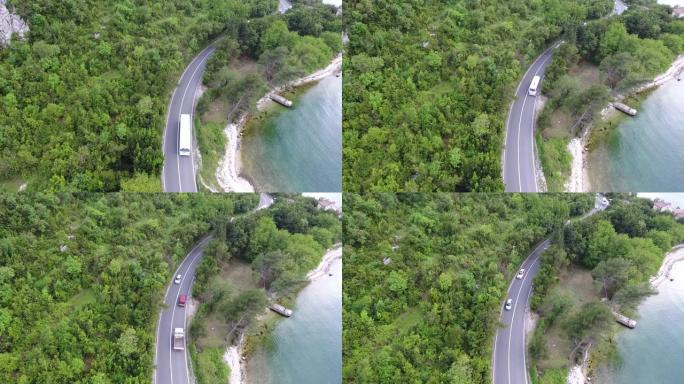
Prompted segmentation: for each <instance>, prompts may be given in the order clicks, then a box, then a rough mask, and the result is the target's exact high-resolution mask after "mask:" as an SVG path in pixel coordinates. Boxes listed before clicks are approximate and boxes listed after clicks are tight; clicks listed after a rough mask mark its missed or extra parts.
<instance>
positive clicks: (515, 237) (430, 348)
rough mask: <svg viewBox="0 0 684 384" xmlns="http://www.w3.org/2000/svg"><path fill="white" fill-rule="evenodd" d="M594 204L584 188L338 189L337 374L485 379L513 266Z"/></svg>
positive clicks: (348, 377)
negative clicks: (560, 191) (559, 191)
mask: <svg viewBox="0 0 684 384" xmlns="http://www.w3.org/2000/svg"><path fill="white" fill-rule="evenodd" d="M593 202H594V199H593V196H591V195H582V194H578V195H573V194H564V195H553V194H547V195H537V194H488V195H485V194H481V195H480V194H371V195H354V194H345V196H344V207H345V215H344V240H345V244H344V247H345V248H344V254H345V255H344V257H345V262H344V264H343V272H344V291H343V313H342V318H343V359H344V368H343V376H344V381H345V382H349V383H393V382H411V383H414V382H416V383H417V382H422V383H447V382H449V383H489V382H490V381H491V374H490V362H491V345H492V343H493V338H494V332H495V329H496V328H497V324H498V318H499V311H500V303H501V300H502V299H503V296H504V295H505V292H506V289H507V287H508V284H509V282H510V279H511V278H512V275H513V273H514V271H515V270H516V268H517V266H518V265H519V263H520V262H521V261H522V260H523V259H524V258H525V257H526V256H527V254H528V251H529V250H530V249H531V248H532V247H533V246H534V245H535V244H537V243H538V242H539V241H541V240H542V239H544V238H546V237H547V236H548V235H549V234H551V233H553V232H554V231H558V230H560V228H562V226H563V224H564V223H565V222H566V221H567V220H568V218H569V217H571V216H577V215H580V214H582V213H584V212H587V211H589V210H590V209H591V208H592V207H593Z"/></svg>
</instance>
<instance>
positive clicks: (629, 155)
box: [589, 80, 684, 192]
mask: <svg viewBox="0 0 684 384" xmlns="http://www.w3.org/2000/svg"><path fill="white" fill-rule="evenodd" d="M682 100H684V81H682V82H678V81H676V80H673V81H669V82H667V83H665V84H663V85H662V86H660V87H659V88H658V89H656V90H655V91H654V92H653V93H652V94H650V95H649V96H648V97H647V99H646V100H645V101H644V102H643V104H642V105H641V108H640V110H639V112H638V114H637V116H636V117H635V118H626V119H625V120H623V122H622V123H621V124H620V126H619V127H617V128H615V129H614V130H613V132H612V133H611V134H610V137H608V139H607V140H606V142H605V143H602V144H601V145H600V146H599V147H598V148H596V149H595V150H593V151H592V152H591V153H590V155H589V164H590V168H589V178H590V184H591V186H592V188H593V189H594V190H597V191H620V192H621V191H642V192H649V191H650V192H678V191H681V189H682V185H684V166H682V164H684V145H683V143H684V103H682Z"/></svg>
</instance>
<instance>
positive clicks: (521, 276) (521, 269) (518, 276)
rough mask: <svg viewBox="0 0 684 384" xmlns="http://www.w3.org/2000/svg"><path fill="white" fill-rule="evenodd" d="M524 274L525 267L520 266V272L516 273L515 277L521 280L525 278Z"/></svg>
mask: <svg viewBox="0 0 684 384" xmlns="http://www.w3.org/2000/svg"><path fill="white" fill-rule="evenodd" d="M523 276H525V268H520V270H519V271H518V274H517V275H515V278H516V279H518V280H520V279H522V278H523Z"/></svg>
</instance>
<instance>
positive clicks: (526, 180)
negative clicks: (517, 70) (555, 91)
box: [503, 43, 560, 192]
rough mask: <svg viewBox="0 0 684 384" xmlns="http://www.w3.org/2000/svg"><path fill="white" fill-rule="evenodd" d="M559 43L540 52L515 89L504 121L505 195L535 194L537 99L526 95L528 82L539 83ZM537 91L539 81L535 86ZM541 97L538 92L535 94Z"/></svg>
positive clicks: (536, 189) (536, 188)
mask: <svg viewBox="0 0 684 384" xmlns="http://www.w3.org/2000/svg"><path fill="white" fill-rule="evenodd" d="M559 46H560V45H559V43H557V44H554V46H552V47H551V48H549V49H547V50H546V51H544V52H543V53H542V54H541V56H539V57H538V58H537V59H536V60H535V61H534V62H533V63H532V65H531V66H530V67H529V68H528V69H527V72H525V75H524V76H523V78H522V80H521V81H520V84H518V88H517V90H516V91H515V100H514V101H513V104H511V107H510V109H509V111H508V120H506V142H505V146H504V154H503V180H504V184H505V185H506V192H538V191H539V187H538V186H537V178H536V175H535V159H534V157H535V155H534V126H535V105H536V102H537V98H536V97H535V96H530V95H529V88H530V83H531V82H532V78H533V77H535V76H541V77H542V82H543V78H544V72H545V71H546V67H547V66H548V65H549V62H551V58H552V57H553V51H554V50H555V49H556V48H557V47H559ZM539 89H540V90H541V82H540V85H539ZM538 94H541V91H540V92H538Z"/></svg>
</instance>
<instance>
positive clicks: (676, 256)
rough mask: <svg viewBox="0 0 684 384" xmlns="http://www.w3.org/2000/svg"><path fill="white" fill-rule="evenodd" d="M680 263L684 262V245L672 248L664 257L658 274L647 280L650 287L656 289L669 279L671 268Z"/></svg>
mask: <svg viewBox="0 0 684 384" xmlns="http://www.w3.org/2000/svg"><path fill="white" fill-rule="evenodd" d="M680 261H684V244H679V245H676V246H674V247H672V249H671V250H670V252H668V253H667V254H666V255H665V258H664V259H663V264H662V265H661V266H660V269H659V270H658V273H657V274H655V275H654V276H651V278H650V279H649V283H650V284H651V287H653V288H654V289H657V288H658V286H660V284H662V282H663V281H665V280H667V279H668V278H669V277H670V271H671V270H672V267H673V266H674V265H675V264H677V263H678V262H680Z"/></svg>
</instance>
